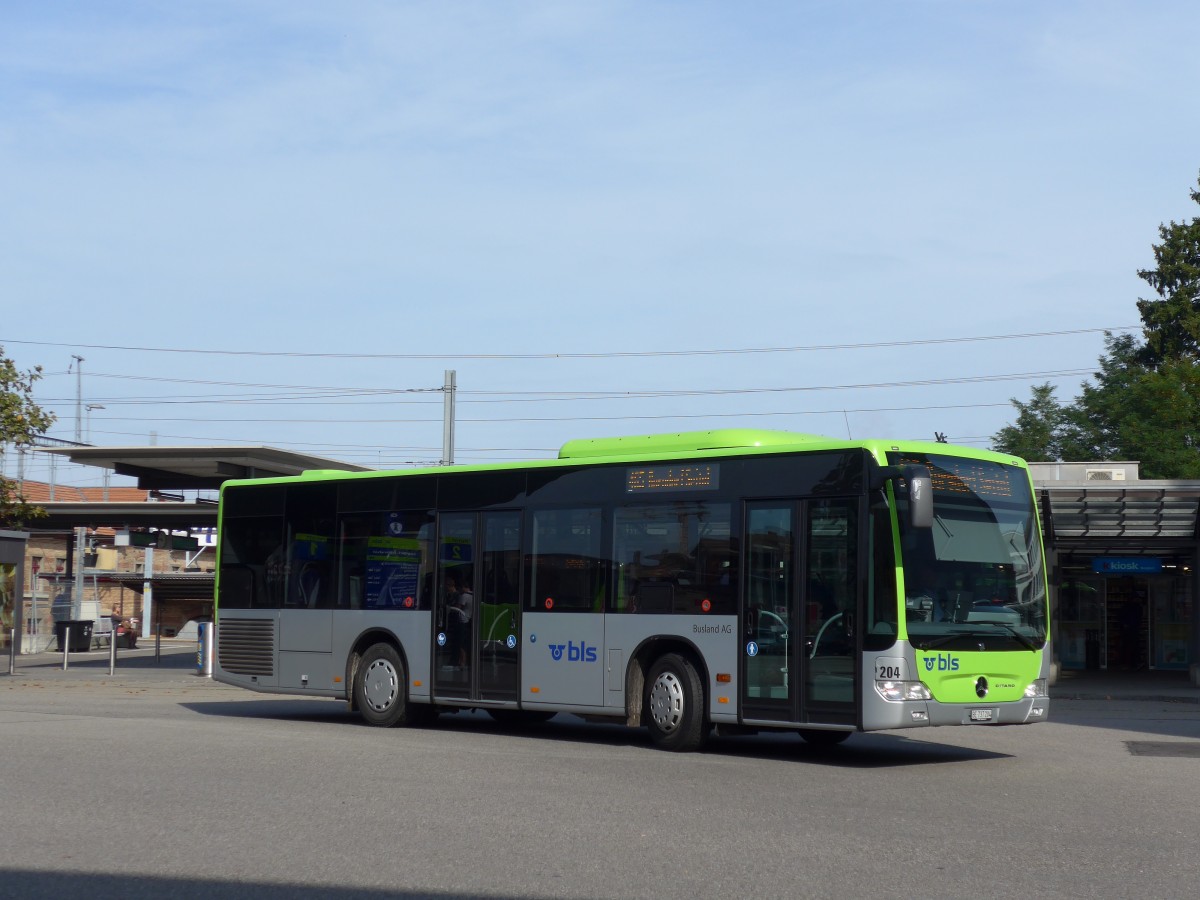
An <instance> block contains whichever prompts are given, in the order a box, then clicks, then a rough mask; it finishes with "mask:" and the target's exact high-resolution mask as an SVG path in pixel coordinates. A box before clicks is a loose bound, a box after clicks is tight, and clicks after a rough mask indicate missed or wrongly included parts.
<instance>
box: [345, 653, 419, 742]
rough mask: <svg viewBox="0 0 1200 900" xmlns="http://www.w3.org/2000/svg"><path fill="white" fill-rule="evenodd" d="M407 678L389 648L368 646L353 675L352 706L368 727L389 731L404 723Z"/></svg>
mask: <svg viewBox="0 0 1200 900" xmlns="http://www.w3.org/2000/svg"><path fill="white" fill-rule="evenodd" d="M406 688H407V676H406V675H405V672H404V663H403V662H401V660H400V654H399V653H397V652H396V648H395V647H393V646H391V645H390V644H372V645H371V646H370V647H368V648H367V652H366V653H364V654H363V656H362V659H361V660H359V663H358V668H357V669H356V670H355V672H354V704H355V706H357V707H358V710H359V712H361V713H362V717H363V719H364V720H365V721H366V722H367V724H368V725H377V726H379V727H380V728H391V727H393V726H395V725H403V724H404V723H405V722H406V720H407V712H408V692H407V690H406Z"/></svg>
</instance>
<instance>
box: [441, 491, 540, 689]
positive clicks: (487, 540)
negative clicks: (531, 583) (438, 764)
mask: <svg viewBox="0 0 1200 900" xmlns="http://www.w3.org/2000/svg"><path fill="white" fill-rule="evenodd" d="M520 546H521V514H520V513H519V512H484V513H473V512H471V513H445V514H443V515H441V516H440V517H439V519H438V547H439V551H438V553H439V565H438V589H437V593H436V599H435V603H434V624H435V627H434V647H433V659H434V671H433V690H434V696H435V698H445V699H462V700H479V701H488V700H516V699H517V693H518V674H519V665H518V654H519V652H520V646H521V643H520V640H519V639H518V637H519V636H518V631H517V624H518V623H517V609H518V606H517V603H518V595H517V591H518V589H519V583H520V572H521V570H520Z"/></svg>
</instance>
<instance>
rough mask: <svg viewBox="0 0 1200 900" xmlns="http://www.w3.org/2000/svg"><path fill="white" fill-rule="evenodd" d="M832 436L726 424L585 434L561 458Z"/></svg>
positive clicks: (774, 444) (778, 443)
mask: <svg viewBox="0 0 1200 900" xmlns="http://www.w3.org/2000/svg"><path fill="white" fill-rule="evenodd" d="M831 440H832V438H827V437H823V436H822V435H819V434H799V433H797V432H793V431H764V430H758V429H753V428H722V429H717V430H715V431H679V432H675V433H674V434H639V435H634V436H632V437H617V438H584V439H582V440H576V441H567V442H566V443H565V444H563V445H562V449H560V450H559V451H558V458H559V459H592V458H594V457H597V456H609V457H620V456H645V455H647V454H652V455H654V454H661V453H684V452H693V453H694V452H699V451H701V450H732V449H735V448H736V449H741V448H748V447H779V446H794V445H796V444H807V443H812V442H821V443H826V442H829V441H831Z"/></svg>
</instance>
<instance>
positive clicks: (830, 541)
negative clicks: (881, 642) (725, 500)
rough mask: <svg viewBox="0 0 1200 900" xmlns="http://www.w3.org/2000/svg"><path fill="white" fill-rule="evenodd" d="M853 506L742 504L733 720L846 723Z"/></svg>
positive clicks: (853, 600)
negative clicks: (738, 671) (741, 604)
mask: <svg viewBox="0 0 1200 900" xmlns="http://www.w3.org/2000/svg"><path fill="white" fill-rule="evenodd" d="M857 510H858V505H857V501H856V500H849V499H847V500H840V499H839V500H810V501H796V502H771V503H749V504H747V505H746V515H745V523H746V539H745V543H744V546H745V547H746V567H745V568H746V578H747V583H746V590H745V602H746V606H745V608H744V609H743V610H742V615H741V629H742V634H741V642H740V646H741V648H742V653H741V657H742V663H743V664H742V677H741V684H742V691H741V707H742V718H743V720H746V721H762V722H780V723H784V722H787V723H796V724H798V725H799V724H806V723H825V724H853V723H854V722H855V721H856V720H857V713H856V702H855V698H856V696H857V693H856V687H855V685H856V681H857V676H856V670H857V667H856V665H855V660H856V652H857V651H856V643H855V640H854V636H853V635H854V622H855V620H856V608H857V596H858V587H857V578H858V576H857V572H858V567H857V548H858V527H857Z"/></svg>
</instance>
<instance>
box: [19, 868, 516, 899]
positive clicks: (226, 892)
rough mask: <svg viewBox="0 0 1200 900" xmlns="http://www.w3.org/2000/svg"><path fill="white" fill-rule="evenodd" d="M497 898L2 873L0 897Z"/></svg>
mask: <svg viewBox="0 0 1200 900" xmlns="http://www.w3.org/2000/svg"><path fill="white" fill-rule="evenodd" d="M495 896H497V895H495V894H487V895H484V894H455V893H445V892H439V891H428V890H420V891H394V890H374V889H371V888H362V887H336V886H326V887H322V886H309V885H302V884H274V883H261V882H257V883H256V882H245V881H240V882H232V881H215V880H212V879H207V878H170V877H166V876H157V875H113V874H107V873H105V874H101V873H91V872H38V871H32V870H27V869H0V898H9V897H12V898H18V897H19V898H21V900H43V898H44V900H60V898H62V897H87V898H89V900H135V898H147V900H149V898H157V897H171V898H176V900H190V898H197V900H201V898H202V900H244V898H246V897H255V898H258V900H317V898H327V900H340V898H347V900H348V898H351V897H356V898H357V897H362V898H366V900H407V898H413V900H415V898H419V897H432V898H445V900H484V898H485V897H495Z"/></svg>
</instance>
